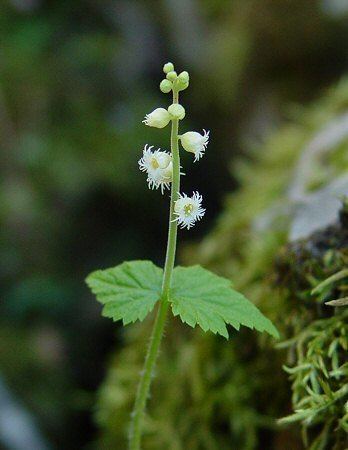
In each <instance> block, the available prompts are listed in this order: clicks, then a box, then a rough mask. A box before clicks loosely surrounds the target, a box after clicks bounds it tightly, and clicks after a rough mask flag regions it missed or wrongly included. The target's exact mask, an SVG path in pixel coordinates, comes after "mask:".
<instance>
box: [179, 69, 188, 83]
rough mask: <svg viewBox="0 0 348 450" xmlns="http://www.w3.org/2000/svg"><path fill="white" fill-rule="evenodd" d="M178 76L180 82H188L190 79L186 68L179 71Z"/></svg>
mask: <svg viewBox="0 0 348 450" xmlns="http://www.w3.org/2000/svg"><path fill="white" fill-rule="evenodd" d="M178 78H179V81H180V82H181V83H188V82H189V81H190V75H189V74H188V72H186V70H185V71H184V72H181V73H180V74H179V76H178Z"/></svg>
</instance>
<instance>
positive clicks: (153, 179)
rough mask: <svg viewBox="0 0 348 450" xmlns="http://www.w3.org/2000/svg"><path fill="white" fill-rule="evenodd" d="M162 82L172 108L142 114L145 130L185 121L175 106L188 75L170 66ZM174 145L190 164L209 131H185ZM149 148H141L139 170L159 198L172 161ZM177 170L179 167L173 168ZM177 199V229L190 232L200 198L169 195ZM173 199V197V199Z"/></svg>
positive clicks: (202, 148)
mask: <svg viewBox="0 0 348 450" xmlns="http://www.w3.org/2000/svg"><path fill="white" fill-rule="evenodd" d="M163 72H164V73H165V74H166V78H165V79H164V80H162V81H161V83H160V90H161V91H162V92H163V93H169V92H171V91H173V104H171V105H170V106H169V107H168V108H167V109H165V108H156V109H155V110H153V111H152V112H151V113H149V114H146V116H145V119H144V120H143V123H144V124H145V125H147V126H149V127H155V128H164V127H166V126H167V125H168V124H169V122H171V121H173V120H176V121H179V120H182V119H183V118H184V117H185V114H186V112H185V108H184V107H183V106H182V105H180V104H179V103H178V102H177V96H178V93H179V92H180V91H183V90H185V89H186V88H187V87H188V85H189V79H190V77H189V74H188V73H187V72H186V71H184V72H181V73H180V74H179V75H178V74H177V73H176V72H175V70H174V65H173V64H172V63H167V64H165V65H164V66H163ZM176 138H177V140H178V142H180V143H181V145H182V147H183V149H184V150H186V151H187V152H189V153H192V154H193V155H194V162H196V161H198V160H199V159H201V158H202V156H203V155H204V153H205V150H206V148H207V145H208V141H209V131H205V130H203V134H201V133H198V132H196V131H188V132H186V133H184V134H182V135H177V137H176ZM152 148H153V146H148V145H145V147H144V150H143V156H142V158H141V159H140V160H139V169H140V170H141V171H142V172H146V174H147V183H148V186H149V188H150V189H158V188H160V189H161V192H162V194H163V193H164V190H165V189H169V188H170V184H171V183H172V181H173V159H172V155H171V154H170V153H168V152H165V151H161V150H160V149H158V150H152ZM177 170H178V171H179V170H180V167H178V168H177ZM172 195H174V196H177V200H176V201H175V204H174V215H175V216H176V218H175V219H174V220H175V221H177V222H178V224H179V225H180V226H181V228H185V227H186V228H187V229H190V228H191V227H192V226H193V225H194V224H195V222H196V221H197V220H200V219H201V218H202V217H203V215H204V213H205V209H204V208H202V196H201V195H200V194H199V193H198V192H193V194H192V196H191V197H189V196H188V195H186V194H184V193H183V194H181V193H177V192H174V193H173V192H172ZM174 198H175V197H174Z"/></svg>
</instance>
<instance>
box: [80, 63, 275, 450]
mask: <svg viewBox="0 0 348 450" xmlns="http://www.w3.org/2000/svg"><path fill="white" fill-rule="evenodd" d="M163 71H164V73H165V74H166V78H165V79H164V80H162V82H161V83H160V89H161V91H162V92H163V93H169V92H172V94H173V102H172V104H171V105H170V106H169V107H168V108H167V109H165V108H156V109H155V110H154V111H152V112H151V113H150V114H147V115H146V116H145V119H144V121H143V122H144V123H145V125H147V126H150V127H155V128H164V127H166V126H167V125H168V124H169V123H171V139H170V144H171V151H170V153H169V152H166V151H162V150H160V149H158V150H153V147H152V146H147V145H145V147H144V150H143V155H142V157H141V159H140V160H139V162H138V164H139V169H140V170H141V171H142V172H146V175H147V183H148V186H149V188H150V189H160V190H161V192H162V194H164V192H165V190H166V189H171V195H170V210H169V230H168V243H167V252H166V259H165V265H164V269H163V270H162V269H160V268H159V267H157V266H155V265H154V264H153V263H152V262H151V261H130V262H124V263H122V264H120V265H118V266H116V267H113V268H110V269H106V270H97V271H96V272H93V273H91V274H90V275H89V276H88V277H87V280H86V282H87V284H88V286H89V287H90V289H91V290H92V292H93V293H94V294H95V295H96V297H97V300H98V301H99V302H101V303H102V304H103V305H104V307H103V312H102V314H103V315H104V316H105V317H110V318H112V319H113V320H114V321H116V320H122V321H123V324H124V325H127V324H129V323H131V322H135V321H136V320H140V321H141V320H143V319H144V318H145V317H146V316H147V314H148V313H149V312H150V311H152V309H153V308H154V306H155V305H156V304H157V313H156V319H155V322H154V325H153V330H152V335H151V338H150V343H149V347H148V350H147V355H146V358H145V364H144V370H143V372H142V376H141V378H140V381H139V386H138V391H137V395H136V400H135V405H134V410H133V414H132V418H131V427H130V433H129V449H130V450H139V449H140V445H141V436H142V428H143V419H144V415H145V407H146V402H147V398H148V396H149V391H150V384H151V379H152V374H153V370H154V366H155V363H156V359H157V356H158V350H159V347H160V343H161V340H162V336H163V330H164V325H165V321H166V318H167V315H168V311H169V310H170V309H171V310H172V313H173V315H174V316H179V317H180V319H181V320H182V321H183V322H184V323H187V324H188V325H189V326H191V327H195V326H196V325H199V326H200V327H201V328H202V329H203V330H204V331H208V330H210V331H212V332H213V333H218V334H220V335H222V336H224V337H225V338H226V339H227V338H228V331H227V328H226V325H227V324H229V325H232V327H234V328H235V329H237V330H239V327H240V325H244V326H247V327H249V328H255V329H256V330H258V331H266V332H267V333H269V334H270V335H272V336H274V337H278V332H277V330H276V328H275V327H274V325H273V324H272V323H271V322H270V320H268V319H267V318H266V317H265V316H263V315H262V313H261V312H260V311H259V310H258V309H257V308H256V306H254V305H253V304H252V303H251V302H249V301H248V300H247V299H246V298H245V297H244V296H243V295H242V294H241V293H239V292H237V291H236V290H234V289H233V288H232V285H231V281H230V280H228V279H225V278H222V277H219V276H217V275H215V274H213V273H212V272H209V271H208V270H206V269H203V268H202V267H200V266H192V267H180V266H179V267H176V268H174V262H175V253H176V240H177V230H178V225H180V226H181V228H187V229H190V228H192V227H193V226H194V225H195V223H196V222H197V221H199V220H200V219H201V218H202V217H203V216H204V213H205V209H204V208H203V207H202V196H201V195H200V194H199V193H198V192H197V191H196V192H193V194H192V195H191V196H189V195H187V194H185V193H180V176H181V175H183V174H182V173H181V172H180V170H181V166H180V153H179V143H181V146H182V147H183V149H184V150H186V151H187V152H190V153H192V154H193V156H194V161H198V160H199V159H200V158H202V156H203V155H204V153H205V151H206V148H207V145H208V140H209V132H207V131H205V130H203V134H200V133H198V132H196V131H188V132H186V133H184V134H182V135H179V122H180V121H181V120H182V119H183V118H184V117H185V109H184V107H183V106H182V105H180V104H179V92H181V91H183V90H185V89H186V88H187V87H188V85H189V74H188V73H187V72H186V71H184V72H181V73H180V74H179V75H177V73H176V72H175V71H174V66H173V64H172V63H167V64H165V65H164V67H163Z"/></svg>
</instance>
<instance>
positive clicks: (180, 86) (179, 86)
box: [176, 80, 190, 91]
mask: <svg viewBox="0 0 348 450" xmlns="http://www.w3.org/2000/svg"><path fill="white" fill-rule="evenodd" d="M189 84H190V83H189V82H187V83H182V82H180V80H178V82H177V84H176V86H177V89H178V91H184V90H185V89H187V88H188V86H189Z"/></svg>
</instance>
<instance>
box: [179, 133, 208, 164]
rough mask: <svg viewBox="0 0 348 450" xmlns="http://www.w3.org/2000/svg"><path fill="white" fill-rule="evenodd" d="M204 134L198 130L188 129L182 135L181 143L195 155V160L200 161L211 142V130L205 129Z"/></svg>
mask: <svg viewBox="0 0 348 450" xmlns="http://www.w3.org/2000/svg"><path fill="white" fill-rule="evenodd" d="M203 132H204V134H200V133H197V132H196V131H188V132H187V133H184V134H182V135H181V136H180V140H181V145H182V146H183V147H184V149H185V150H186V151H187V152H190V153H193V154H194V155H195V159H194V162H196V161H198V160H199V159H200V158H201V157H202V156H203V155H204V152H205V150H206V148H207V145H208V143H209V131H205V130H203Z"/></svg>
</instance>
